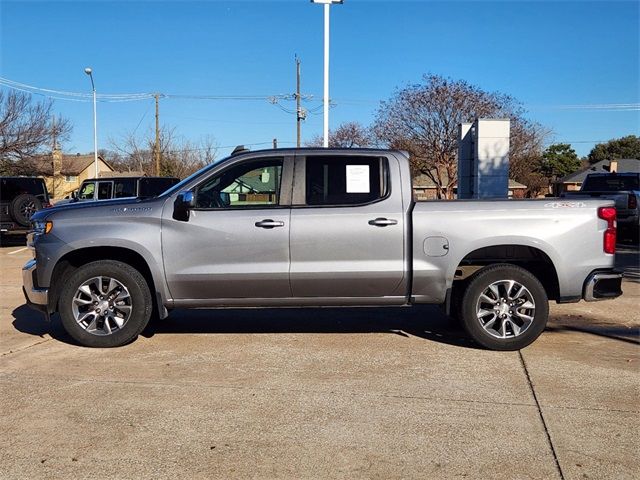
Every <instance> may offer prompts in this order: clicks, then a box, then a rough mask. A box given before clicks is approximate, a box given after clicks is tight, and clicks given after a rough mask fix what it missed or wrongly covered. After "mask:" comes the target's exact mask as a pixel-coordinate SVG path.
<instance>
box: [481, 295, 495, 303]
mask: <svg viewBox="0 0 640 480" xmlns="http://www.w3.org/2000/svg"><path fill="white" fill-rule="evenodd" d="M480 300H482V301H484V302H486V303H490V304H491V305H495V304H496V303H498V300H494V299H493V298H491V297H489V296H488V295H485V294H484V293H483V294H482V295H480Z"/></svg>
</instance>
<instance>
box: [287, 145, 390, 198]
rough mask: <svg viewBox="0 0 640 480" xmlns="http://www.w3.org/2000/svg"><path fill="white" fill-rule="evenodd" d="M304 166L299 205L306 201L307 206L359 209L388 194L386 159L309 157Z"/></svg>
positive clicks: (333, 156)
mask: <svg viewBox="0 0 640 480" xmlns="http://www.w3.org/2000/svg"><path fill="white" fill-rule="evenodd" d="M304 162H305V164H304V195H299V196H298V202H296V203H299V202H300V200H301V198H300V197H303V198H304V204H305V205H308V206H349V205H352V206H356V205H366V204H369V203H373V202H376V201H378V200H381V199H383V198H385V197H386V196H387V194H388V181H387V163H386V159H384V158H380V157H374V156H350V155H345V156H340V155H332V156H322V155H318V156H315V155H309V156H307V157H306V158H305V160H304ZM298 188H299V185H298Z"/></svg>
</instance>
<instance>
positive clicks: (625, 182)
mask: <svg viewBox="0 0 640 480" xmlns="http://www.w3.org/2000/svg"><path fill="white" fill-rule="evenodd" d="M638 183H639V182H638V175H589V176H587V178H586V179H585V181H584V184H583V185H582V191H583V192H620V191H625V190H640V188H639V187H638Z"/></svg>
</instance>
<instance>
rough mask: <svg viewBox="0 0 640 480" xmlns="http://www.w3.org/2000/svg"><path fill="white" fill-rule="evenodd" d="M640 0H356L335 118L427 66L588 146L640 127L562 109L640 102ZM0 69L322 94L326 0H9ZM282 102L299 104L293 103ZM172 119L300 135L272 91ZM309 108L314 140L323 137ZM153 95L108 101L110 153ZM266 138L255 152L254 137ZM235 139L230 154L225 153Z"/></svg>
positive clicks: (200, 104)
mask: <svg viewBox="0 0 640 480" xmlns="http://www.w3.org/2000/svg"><path fill="white" fill-rule="evenodd" d="M638 5H639V4H638V2H633V1H629V2H577V1H574V2H544V1H536V2H524V1H505V2H484V1H475V2H457V1H449V2H430V1H413V2H399V1H391V0H388V1H385V2H377V1H365V0H360V1H358V0H345V3H344V4H343V5H338V6H335V7H332V10H331V97H332V99H333V100H334V101H335V103H336V106H335V107H334V108H332V110H331V127H332V128H334V127H336V126H338V125H339V124H340V123H341V122H344V121H350V120H356V121H359V122H361V123H363V124H365V125H367V124H369V123H370V122H371V121H372V119H373V118H374V115H375V112H376V109H377V107H378V102H379V101H380V100H384V99H388V98H389V97H390V96H391V95H392V94H393V92H394V90H395V89H396V88H397V87H401V86H403V85H406V84H407V83H414V82H417V81H419V80H420V78H421V76H422V74H423V73H426V72H431V73H436V74H441V75H445V76H450V77H452V78H455V79H465V80H467V81H469V82H471V83H473V84H476V85H478V86H480V87H481V88H483V89H485V90H491V91H494V90H495V91H500V92H504V93H508V94H510V95H512V96H514V97H516V98H517V99H519V100H520V101H522V102H523V103H524V104H525V106H526V108H527V110H528V111H529V114H528V115H529V117H530V118H531V119H533V120H536V121H539V122H541V123H542V124H544V125H545V126H547V127H549V128H551V129H553V131H554V132H555V137H554V139H555V140H556V141H565V142H570V143H572V144H573V145H574V148H575V149H576V150H577V151H578V153H579V154H581V155H584V154H586V153H588V152H589V150H590V149H591V147H592V146H593V142H595V141H599V140H607V139H610V138H613V137H620V136H623V135H628V134H639V132H640V112H639V111H638V110H637V109H636V110H612V109H594V108H564V107H562V106H563V105H595V104H598V105H601V104H628V103H635V104H637V103H638V102H640V90H639V88H640V87H639V78H638V77H639V71H640V65H639V58H640V49H639V38H640V33H639V21H640V10H639V6H638ZM0 17H1V18H0V27H1V32H0V42H1V50H0V54H1V57H0V75H1V76H2V77H4V78H8V79H11V80H14V81H17V82H21V83H24V84H29V85H35V86H38V87H42V88H48V89H56V90H65V91H77V92H89V91H90V82H89V79H88V78H87V76H86V75H85V74H84V73H83V69H84V67H85V66H88V65H90V66H91V67H93V69H94V77H95V80H96V88H97V90H98V92H99V93H111V94H115V93H137V92H162V93H170V94H184V95H223V96H225V95H258V96H269V95H274V94H284V93H292V92H293V91H294V90H295V64H294V55H295V54H297V55H298V56H299V57H300V58H301V60H302V62H303V63H302V75H303V78H302V85H303V88H302V90H303V93H307V94H313V95H314V96H315V98H314V101H312V102H310V103H308V104H307V107H308V108H314V107H318V106H319V105H320V101H321V97H322V32H323V30H322V29H323V16H322V7H320V6H318V5H312V4H310V3H309V1H308V0H291V1H261V2H245V1H233V2H224V1H200V2H176V1H173V2H171V1H141V2H108V1H82V2H81V1H63V2H54V1H48V2H34V1H28V0H27V1H20V2H16V1H6V0H2V1H1V3H0ZM281 105H282V106H284V107H285V108H287V109H291V110H292V109H293V108H294V104H293V102H288V101H284V102H281ZM55 108H56V111H57V112H58V113H59V114H61V115H64V116H66V117H68V118H70V119H71V120H72V122H73V124H74V131H73V135H72V138H71V140H70V141H69V142H68V143H67V144H66V145H65V147H66V148H65V150H66V151H70V152H76V151H80V152H89V151H92V150H93V136H92V110H91V108H92V107H91V104H90V103H79V102H68V101H56V104H55ZM160 111H161V121H162V123H163V124H167V125H170V126H173V127H176V129H177V131H178V132H179V133H180V134H181V135H183V136H184V137H187V138H189V139H191V140H194V141H198V140H199V139H201V138H204V137H206V136H212V137H214V138H215V139H216V142H217V143H218V144H219V145H220V146H223V147H225V146H229V145H236V144H252V143H261V142H270V140H271V139H272V138H274V137H275V138H278V140H279V142H280V145H282V146H290V145H293V142H294V141H295V118H294V115H292V114H289V113H286V112H284V111H283V110H281V109H280V108H278V107H277V106H275V105H272V104H270V103H269V102H268V101H266V100H252V101H250V100H240V101H239V100H224V101H221V100H215V101H214V100H188V99H170V98H167V99H163V100H161V105H160ZM318 113H320V114H317V115H315V114H310V115H309V118H308V120H307V121H306V122H305V124H304V126H303V141H304V140H308V139H310V138H311V137H313V136H315V135H317V134H320V133H321V132H322V115H321V111H319V112H318ZM153 121H154V119H153V102H152V100H144V101H137V102H130V103H129V102H127V103H105V102H100V103H98V124H99V132H98V135H99V147H101V148H105V147H109V140H110V139H115V140H117V139H119V138H121V137H122V135H123V134H125V133H126V132H131V131H133V130H134V129H135V128H136V127H137V131H136V132H137V134H144V133H145V132H147V131H149V130H150V129H151V128H152V125H153ZM256 148H257V147H256ZM229 151H230V148H227V147H225V148H221V149H220V154H226V153H228V152H229Z"/></svg>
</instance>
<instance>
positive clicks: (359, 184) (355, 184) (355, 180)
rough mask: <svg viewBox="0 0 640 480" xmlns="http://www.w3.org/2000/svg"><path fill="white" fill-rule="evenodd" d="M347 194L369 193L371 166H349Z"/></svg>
mask: <svg viewBox="0 0 640 480" xmlns="http://www.w3.org/2000/svg"><path fill="white" fill-rule="evenodd" d="M346 167H347V193H369V165H347V166H346Z"/></svg>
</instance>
